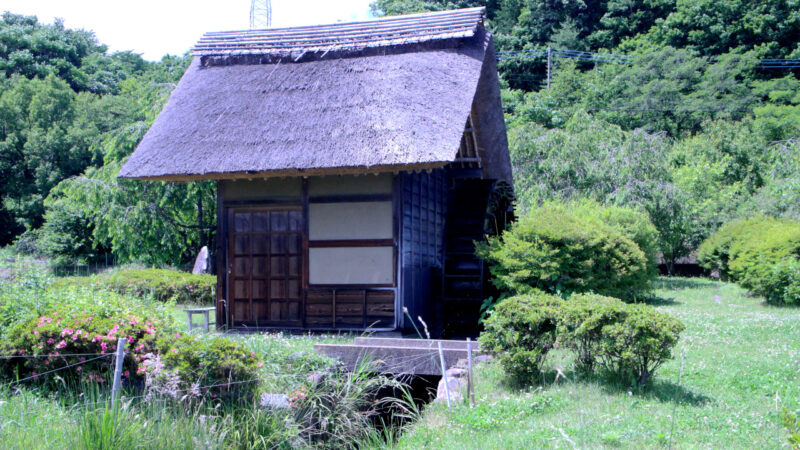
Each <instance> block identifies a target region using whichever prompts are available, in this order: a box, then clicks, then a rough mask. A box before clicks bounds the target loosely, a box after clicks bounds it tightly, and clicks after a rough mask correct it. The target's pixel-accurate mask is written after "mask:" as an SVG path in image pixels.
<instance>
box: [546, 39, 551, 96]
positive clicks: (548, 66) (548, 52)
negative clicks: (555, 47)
mask: <svg viewBox="0 0 800 450" xmlns="http://www.w3.org/2000/svg"><path fill="white" fill-rule="evenodd" d="M551 53H552V52H551V49H550V46H549V45H548V46H547V89H550V62H551V59H550V57H551Z"/></svg>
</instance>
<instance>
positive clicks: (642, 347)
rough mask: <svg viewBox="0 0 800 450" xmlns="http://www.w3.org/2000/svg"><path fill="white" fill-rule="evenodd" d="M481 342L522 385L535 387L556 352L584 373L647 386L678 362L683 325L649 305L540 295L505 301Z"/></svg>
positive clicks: (596, 297)
mask: <svg viewBox="0 0 800 450" xmlns="http://www.w3.org/2000/svg"><path fill="white" fill-rule="evenodd" d="M485 325H486V329H485V330H484V332H483V333H481V336H480V338H479V340H480V342H481V345H483V348H484V349H485V350H486V351H488V352H490V353H492V354H495V355H496V356H497V358H498V359H499V362H500V364H502V365H503V368H504V369H505V370H506V371H507V372H508V373H509V374H510V375H511V376H512V377H514V378H516V379H517V380H518V381H523V382H527V383H530V382H533V381H535V380H536V377H537V376H538V375H539V374H540V373H541V371H542V367H543V364H544V362H545V358H546V356H547V354H548V353H549V352H550V350H552V349H553V348H554V347H556V346H561V347H566V348H569V349H570V350H572V351H573V352H574V356H575V366H576V368H577V369H578V370H579V371H582V372H591V371H592V370H594V369H595V368H596V366H601V367H602V369H603V370H604V371H605V372H606V373H608V374H610V375H611V376H613V378H614V379H615V380H616V381H618V382H623V383H628V382H630V381H634V382H636V383H639V384H642V385H644V384H646V383H647V381H648V380H649V378H650V377H651V375H652V374H653V373H654V372H655V371H656V370H657V369H658V368H659V367H660V366H661V365H662V364H663V363H664V362H665V361H666V360H668V359H670V358H671V357H672V348H673V347H674V346H675V345H676V344H677V343H678V338H679V336H680V333H681V331H683V328H684V327H683V324H681V322H680V321H679V320H677V319H675V318H673V317H671V316H670V315H668V314H665V313H662V312H659V311H657V310H656V309H654V308H653V307H651V306H648V305H643V304H634V305H631V304H627V303H624V302H622V301H620V300H618V299H616V298H612V297H604V296H600V295H595V294H576V295H572V296H570V297H569V298H568V299H566V300H565V299H562V298H560V297H556V296H553V295H549V294H545V293H543V292H540V291H534V292H531V293H529V294H523V295H518V296H514V297H509V298H507V299H505V300H503V301H501V302H500V303H499V304H498V305H497V307H496V308H495V310H494V311H493V312H492V314H491V315H490V316H489V318H488V319H487V320H486V321H485Z"/></svg>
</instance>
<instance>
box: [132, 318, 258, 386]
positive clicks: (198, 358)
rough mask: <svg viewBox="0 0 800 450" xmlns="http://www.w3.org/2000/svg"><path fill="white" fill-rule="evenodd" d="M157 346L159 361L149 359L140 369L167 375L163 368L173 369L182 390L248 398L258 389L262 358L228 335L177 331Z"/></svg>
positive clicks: (152, 374) (152, 375) (151, 374)
mask: <svg viewBox="0 0 800 450" xmlns="http://www.w3.org/2000/svg"><path fill="white" fill-rule="evenodd" d="M158 349H159V352H160V358H159V359H160V361H159V362H158V363H156V364H154V363H153V362H152V361H149V362H148V363H147V364H145V365H144V366H143V367H142V368H141V369H140V370H141V372H148V376H149V377H158V376H163V375H165V373H163V371H164V370H166V371H174V372H175V374H176V375H177V377H178V379H177V380H176V381H177V384H176V385H175V386H174V387H177V388H178V390H180V391H185V392H189V393H192V394H194V395H205V394H208V395H209V396H211V397H212V398H221V399H224V400H245V401H249V400H252V399H253V397H254V395H255V393H256V392H257V390H258V387H259V373H258V372H259V367H261V366H262V363H261V361H260V360H259V358H258V357H257V356H256V354H255V353H254V352H251V351H249V350H247V349H246V348H245V347H244V346H243V345H241V344H239V343H236V342H234V341H232V340H230V339H228V338H225V337H218V336H193V335H180V334H176V335H174V336H166V337H164V338H163V339H160V340H159V341H158ZM152 358H154V357H152V356H151V359H152ZM156 371H158V372H162V373H155V372H156ZM203 386H205V388H202V387H203ZM211 386H213V387H211ZM195 388H197V389H195ZM161 393H165V394H168V395H169V394H171V392H161Z"/></svg>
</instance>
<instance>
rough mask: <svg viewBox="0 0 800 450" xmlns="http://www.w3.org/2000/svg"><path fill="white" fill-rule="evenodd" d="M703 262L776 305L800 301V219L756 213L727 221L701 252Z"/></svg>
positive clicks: (703, 244)
mask: <svg viewBox="0 0 800 450" xmlns="http://www.w3.org/2000/svg"><path fill="white" fill-rule="evenodd" d="M697 256H698V260H699V261H700V263H701V264H702V265H703V266H704V267H706V268H708V269H710V270H717V271H719V273H720V275H721V276H724V277H727V278H730V279H731V280H733V281H735V282H736V283H737V284H739V285H741V286H742V287H743V288H745V289H747V290H749V291H751V292H753V293H754V294H757V295H761V296H763V297H764V298H765V299H766V300H767V301H768V302H770V303H773V304H778V305H780V304H798V303H800V221H796V220H792V219H776V218H773V217H768V216H754V217H750V218H747V219H742V220H737V221H733V222H731V223H729V224H726V225H725V226H723V227H722V228H720V229H719V231H717V232H716V233H714V234H712V235H711V236H710V237H709V238H708V239H706V240H705V241H704V242H703V243H702V244H701V245H700V249H699V251H698V254H697Z"/></svg>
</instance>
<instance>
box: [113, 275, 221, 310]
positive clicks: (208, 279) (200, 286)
mask: <svg viewBox="0 0 800 450" xmlns="http://www.w3.org/2000/svg"><path fill="white" fill-rule="evenodd" d="M109 282H110V284H111V286H112V287H113V288H114V289H116V290H118V291H125V292H128V293H133V294H136V295H141V294H145V293H151V294H152V295H153V298H155V299H156V300H158V301H162V302H163V301H168V300H172V301H175V302H177V303H202V304H213V303H214V299H215V292H216V286H217V277H216V276H214V275H206V274H199V275H198V274H192V273H187V272H179V271H176V270H166V269H128V270H122V271H119V272H117V273H114V274H112V275H111V277H110V278H109Z"/></svg>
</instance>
